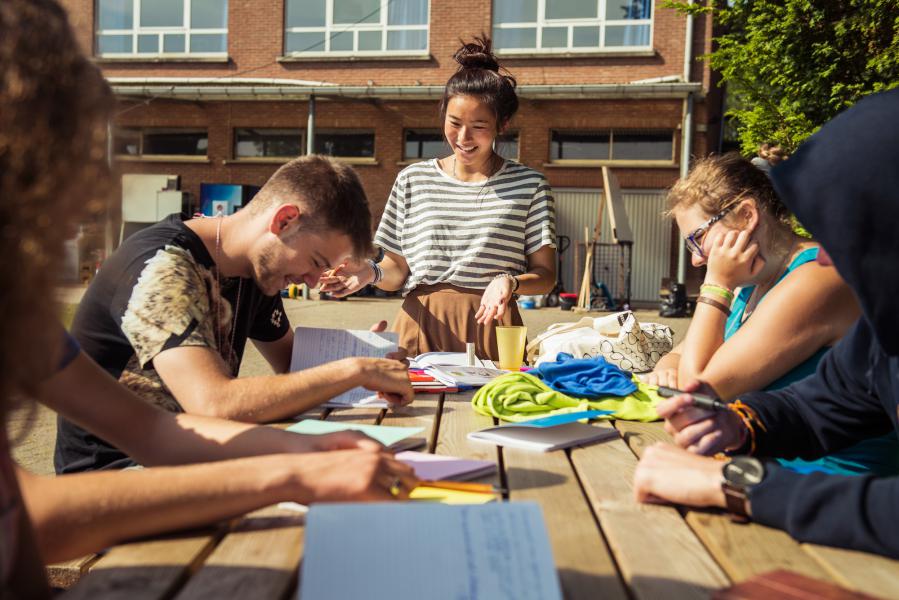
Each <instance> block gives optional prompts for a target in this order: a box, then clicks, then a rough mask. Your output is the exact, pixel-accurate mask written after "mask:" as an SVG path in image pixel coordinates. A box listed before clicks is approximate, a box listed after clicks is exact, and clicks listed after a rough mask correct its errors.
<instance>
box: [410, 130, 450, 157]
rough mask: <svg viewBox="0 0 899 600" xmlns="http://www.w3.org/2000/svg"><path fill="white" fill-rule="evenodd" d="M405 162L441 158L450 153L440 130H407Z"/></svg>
mask: <svg viewBox="0 0 899 600" xmlns="http://www.w3.org/2000/svg"><path fill="white" fill-rule="evenodd" d="M405 136H406V143H405V146H404V148H403V159H404V160H418V159H425V158H439V157H441V156H446V155H448V154H449V153H450V151H449V145H448V144H447V143H446V140H444V139H443V134H442V133H441V132H440V130H438V129H407V130H406V133H405Z"/></svg>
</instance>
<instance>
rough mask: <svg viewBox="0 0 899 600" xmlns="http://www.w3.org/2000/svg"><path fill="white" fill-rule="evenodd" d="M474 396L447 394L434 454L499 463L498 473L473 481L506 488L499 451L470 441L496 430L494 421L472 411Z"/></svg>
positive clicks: (492, 446)
mask: <svg viewBox="0 0 899 600" xmlns="http://www.w3.org/2000/svg"><path fill="white" fill-rule="evenodd" d="M474 394H475V392H474V391H468V392H461V393H458V394H444V397H443V403H442V404H441V411H440V426H439V427H438V430H437V443H436V444H435V445H434V453H435V454H443V455H445V456H457V457H459V458H468V459H475V460H492V461H494V462H495V463H497V472H496V473H494V474H493V475H485V476H484V477H480V478H478V479H474V480H473V481H478V482H481V483H490V484H493V485H498V486H501V487H505V485H506V484H505V478H504V477H503V475H502V457H501V455H500V452H499V448H498V447H497V446H494V445H492V444H484V443H479V442H473V441H471V440H469V439H468V437H467V436H468V434H469V432H471V431H477V430H479V429H484V428H486V427H493V424H494V422H493V419H492V418H491V417H485V416H483V415H479V414H477V413H476V412H474V410H473V409H472V408H471V398H472V397H473V396H474Z"/></svg>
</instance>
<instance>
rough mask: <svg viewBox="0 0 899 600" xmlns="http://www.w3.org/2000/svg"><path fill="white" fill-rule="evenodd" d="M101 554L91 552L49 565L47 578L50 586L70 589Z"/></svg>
mask: <svg viewBox="0 0 899 600" xmlns="http://www.w3.org/2000/svg"><path fill="white" fill-rule="evenodd" d="M99 558H100V557H99V556H98V555H96V554H89V555H87V556H81V557H79V558H74V559H72V560H67V561H64V562H58V563H53V564H52V565H47V580H48V581H49V582H50V586H51V587H54V588H58V589H66V590H67V589H69V588H70V587H72V586H73V585H75V584H76V583H78V581H79V580H80V579H81V577H82V576H83V575H84V574H86V573H87V571H88V569H89V568H90V567H91V565H93V564H94V563H95V562H96V561H97V560H99Z"/></svg>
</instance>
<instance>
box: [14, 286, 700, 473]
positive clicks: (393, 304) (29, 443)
mask: <svg viewBox="0 0 899 600" xmlns="http://www.w3.org/2000/svg"><path fill="white" fill-rule="evenodd" d="M82 293H83V288H67V289H63V290H60V291H59V293H58V296H59V298H60V301H61V302H63V303H64V308H65V311H64V315H69V317H68V318H71V316H70V315H71V313H72V312H73V310H74V306H73V305H75V304H77V302H78V301H79V300H80V299H81V294H82ZM400 302H401V301H400V300H399V299H396V298H351V299H349V300H347V301H345V302H323V301H317V300H285V308H286V312H287V315H288V317H289V318H290V322H291V323H293V324H294V325H306V326H311V327H333V328H346V329H367V328H368V327H369V326H371V325H372V324H373V323H376V322H377V321H379V320H381V319H385V320H387V321H388V322H392V321H393V317H394V316H395V315H396V312H397V309H398V308H399V305H400ZM65 305H68V306H65ZM601 314H603V313H591V316H600V315H601ZM522 316H523V318H524V322H525V325H527V327H528V332H529V336H528V337H533V335H534V334H535V333H538V332H541V331H543V330H544V329H546V327H547V326H549V325H550V324H551V323H558V322H567V321H576V320H577V319H579V318H580V317H581V316H583V315H580V314H577V313H572V312H568V311H562V310H560V309H558V308H542V309H537V310H523V311H522ZM637 318H638V319H639V320H640V321H641V322H649V321H653V322H660V323H666V324H668V325H670V326H671V328H672V330H674V334H675V343H676V342H677V341H680V340H681V339H683V336H684V334H685V333H686V330H687V324H688V322H689V320H688V319H662V318H661V317H659V316H658V313H657V312H656V311H637ZM240 372H241V375H262V374H265V373H270V372H271V370H270V369H269V368H268V364H267V363H266V362H265V360H264V359H263V358H262V356H261V355H260V354H259V353H258V352H257V351H256V350H255V348H254V347H253V346H252V344H250V345H248V346H247V351H246V353H245V356H244V361H243V364H242V366H241V371H240ZM10 439H11V441H12V443H13V446H14V447H13V455H14V456H15V458H16V459H17V460H18V461H19V463H20V464H22V465H23V466H25V467H26V468H29V469H31V470H32V471H34V472H36V473H43V474H50V473H53V445H54V442H55V439H56V418H55V414H54V413H53V412H52V411H50V410H48V409H46V408H43V407H40V406H38V405H34V404H29V405H27V406H25V407H23V408H20V409H18V410H15V411H13V412H12V414H11V415H10Z"/></svg>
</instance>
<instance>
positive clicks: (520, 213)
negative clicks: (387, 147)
mask: <svg viewBox="0 0 899 600" xmlns="http://www.w3.org/2000/svg"><path fill="white" fill-rule="evenodd" d="M454 59H455V60H456V62H457V63H458V64H459V68H458V70H457V71H456V73H455V74H454V75H453V76H452V77H450V79H449V81H447V83H446V86H445V88H444V93H443V100H442V101H441V103H440V114H441V118H442V119H443V134H444V137H445V139H446V141H447V143H448V144H449V145H450V148H451V149H452V154H450V155H449V156H447V157H444V158H441V159H432V160H427V161H423V162H419V163H415V164H413V165H410V166H409V167H406V168H405V169H403V170H402V171H401V172H400V174H399V175H398V176H397V178H396V182H395V183H394V185H393V190H392V191H391V193H390V198H389V199H388V201H387V207H386V208H385V210H384V215H383V216H382V217H381V223H380V226H379V227H378V231H377V233H376V234H375V244H376V245H377V246H379V247H380V248H382V249H383V250H384V258H383V260H381V262H380V263H376V262H374V261H368V262H364V263H356V264H350V265H347V266H346V267H343V268H342V269H341V270H340V271H339V272H338V273H337V274H335V275H333V276H330V277H325V278H323V279H322V289H323V290H324V291H326V292H329V293H332V294H334V295H336V296H345V295H347V294H350V293H353V292H355V291H357V290H359V289H361V288H362V287H364V286H366V285H368V284H372V285H375V286H377V287H379V288H381V289H383V290H388V291H395V290H400V289H402V291H403V295H404V296H405V301H404V302H403V306H402V308H401V309H400V312H399V315H398V316H397V320H396V322H395V323H394V329H395V330H396V331H397V332H398V333H399V337H400V342H399V343H400V346H401V347H403V348H405V350H406V351H407V352H408V353H409V354H410V355H413V356H414V355H417V354H420V353H423V352H431V351H446V352H463V351H465V347H466V346H465V344H466V343H467V342H472V343H474V344H475V352H476V354H477V356H478V357H480V358H490V359H492V360H496V359H497V358H498V351H497V345H496V329H495V327H494V326H493V325H494V322H495V323H497V324H504V325H522V324H523V323H522V320H521V315H520V314H519V312H518V305H517V303H516V302H515V299H514V296H515V294H545V293H547V292H549V291H550V289H552V287H553V285H554V283H555V277H556V266H555V265H556V252H555V244H556V242H555V212H554V204H553V197H552V190H551V189H550V187H549V184H548V183H547V181H546V179H545V178H544V176H543V175H542V174H541V173H538V172H537V171H534V170H533V169H530V168H528V167H526V166H524V165H522V164H519V163H518V162H515V161H512V160H507V159H504V158H503V157H502V156H500V155H499V154H497V153H496V151H495V150H494V145H495V142H496V138H497V136H499V135H500V134H501V133H502V132H503V131H505V130H506V128H507V127H508V126H509V122H510V120H511V119H512V116H513V115H514V114H515V112H516V111H517V109H518V96H517V95H516V93H515V85H516V84H515V79H514V78H513V77H512V76H511V75H508V74H503V73H501V72H500V66H499V63H498V62H497V59H496V57H495V56H494V55H493V53H492V52H491V43H490V40H489V39H486V38H484V37H481V38H475V40H474V41H473V42H471V43H467V44H463V45H462V47H461V48H460V49H459V50H458V51H457V52H456V54H455V56H454Z"/></svg>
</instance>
